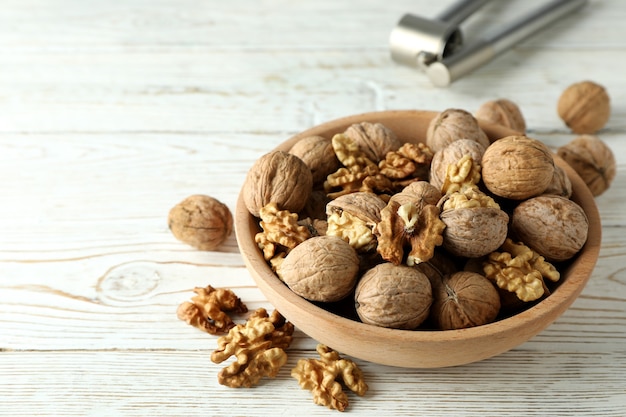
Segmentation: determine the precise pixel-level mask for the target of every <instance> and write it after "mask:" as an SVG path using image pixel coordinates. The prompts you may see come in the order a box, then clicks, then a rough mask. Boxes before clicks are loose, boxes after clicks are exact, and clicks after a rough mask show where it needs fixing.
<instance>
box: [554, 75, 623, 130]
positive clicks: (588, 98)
mask: <svg viewBox="0 0 626 417" xmlns="http://www.w3.org/2000/svg"><path fill="white" fill-rule="evenodd" d="M557 112H558V113H559V116H560V117H561V119H563V121H564V122H565V124H567V126H569V128H570V129H572V131H573V132H574V133H579V134H592V133H595V132H597V131H598V130H600V129H602V128H603V127H604V125H606V122H607V121H608V120H609V117H610V115H611V103H610V98H609V95H608V93H607V92H606V89H605V88H604V87H603V86H601V85H600V84H597V83H595V82H593V81H581V82H578V83H574V84H572V85H570V86H569V87H567V88H566V89H565V90H564V91H563V93H562V94H561V97H559V101H558V104H557Z"/></svg>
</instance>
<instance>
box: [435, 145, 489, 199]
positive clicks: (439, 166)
mask: <svg viewBox="0 0 626 417" xmlns="http://www.w3.org/2000/svg"><path fill="white" fill-rule="evenodd" d="M485 149H486V147H485V146H483V145H481V144H480V143H478V142H475V141H473V140H469V139H459V140H456V141H454V142H452V143H451V144H449V145H448V146H446V147H445V148H443V149H440V150H438V151H437V152H435V154H434V155H433V160H432V163H431V165H430V177H429V181H430V183H431V184H432V185H433V186H434V187H437V188H438V189H440V190H441V187H442V186H443V181H444V180H445V178H446V172H447V170H448V166H449V165H451V164H456V163H457V162H458V161H459V160H461V158H463V157H464V156H466V155H469V156H470V157H471V158H472V160H473V161H474V162H475V163H476V164H478V165H480V164H481V161H482V158H483V154H484V153H485Z"/></svg>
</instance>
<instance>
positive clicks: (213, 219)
mask: <svg viewBox="0 0 626 417" xmlns="http://www.w3.org/2000/svg"><path fill="white" fill-rule="evenodd" d="M167 225H168V227H169V228H170V230H171V232H172V234H173V235H174V236H175V237H176V238H177V239H178V240H180V241H182V242H185V243H187V244H188V245H191V246H193V247H194V248H197V249H200V250H207V251H210V250H214V249H217V248H218V247H219V246H220V245H221V244H222V243H224V241H225V240H226V238H228V236H230V234H231V233H232V231H233V215H232V213H231V212H230V210H229V209H228V206H226V205H225V204H223V203H221V202H220V201H218V200H217V199H215V198H213V197H210V196H207V195H202V194H196V195H191V196H189V197H187V198H185V199H184V200H183V201H181V202H180V203H178V204H177V205H175V206H174V207H172V209H171V210H170V212H169V214H168V218H167Z"/></svg>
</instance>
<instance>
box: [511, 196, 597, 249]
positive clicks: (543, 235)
mask: <svg viewBox="0 0 626 417" xmlns="http://www.w3.org/2000/svg"><path fill="white" fill-rule="evenodd" d="M511 230H512V232H513V233H514V234H515V236H517V238H518V239H520V240H521V241H522V242H524V243H525V244H526V245H528V246H530V247H531V248H532V249H533V250H535V251H536V252H538V253H539V254H540V255H542V256H544V257H545V258H547V259H550V260H553V261H565V260H567V259H570V258H572V257H573V256H574V255H576V254H577V253H578V252H579V251H580V249H582V247H583V245H584V244H585V242H586V241H587V234H588V231H589V221H588V220H587V216H586V214H585V212H584V211H583V209H582V208H581V207H580V206H579V205H578V204H576V203H575V202H573V201H572V200H569V199H567V198H565V197H561V196H557V195H542V196H539V197H534V198H531V199H528V200H526V201H523V202H522V203H520V204H519V205H518V206H517V207H516V208H515V210H513V214H512V216H511Z"/></svg>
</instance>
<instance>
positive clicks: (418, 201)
mask: <svg viewBox="0 0 626 417" xmlns="http://www.w3.org/2000/svg"><path fill="white" fill-rule="evenodd" d="M440 199H441V192H440V191H439V189H437V188H436V187H434V186H432V185H431V184H430V183H428V182H426V181H414V182H412V183H410V184H409V185H407V186H406V187H404V188H403V189H402V191H400V192H399V193H397V194H394V195H392V196H391V198H390V201H397V202H398V204H400V205H401V206H402V205H404V204H408V203H412V204H415V205H416V206H418V207H422V206H424V205H426V204H432V205H436V204H437V202H438V201H439V200H440Z"/></svg>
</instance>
